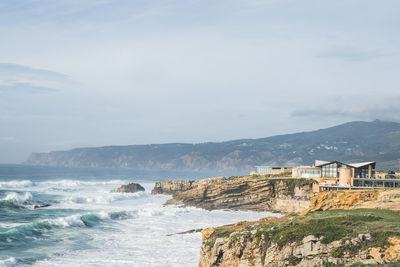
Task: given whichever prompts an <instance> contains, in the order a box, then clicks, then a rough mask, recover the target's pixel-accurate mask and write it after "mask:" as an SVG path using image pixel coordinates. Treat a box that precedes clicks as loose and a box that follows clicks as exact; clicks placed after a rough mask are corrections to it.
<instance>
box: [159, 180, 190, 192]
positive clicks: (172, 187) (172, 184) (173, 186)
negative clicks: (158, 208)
mask: <svg viewBox="0 0 400 267" xmlns="http://www.w3.org/2000/svg"><path fill="white" fill-rule="evenodd" d="M194 184H196V182H195V181H192V180H174V181H162V182H156V184H155V186H154V188H153V190H151V193H152V194H153V195H155V194H163V195H174V194H176V193H177V192H181V191H185V190H189V189H191V188H192V187H193V186H194Z"/></svg>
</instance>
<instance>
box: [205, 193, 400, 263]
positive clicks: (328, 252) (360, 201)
mask: <svg viewBox="0 0 400 267" xmlns="http://www.w3.org/2000/svg"><path fill="white" fill-rule="evenodd" d="M399 210H400V190H399V189H393V190H353V191H329V192H321V193H317V194H315V195H314V196H313V197H312V198H311V201H310V206H309V208H308V209H307V210H305V211H303V212H302V215H300V216H285V217H282V218H273V217H271V218H265V219H261V220H259V221H256V222H239V223H236V224H234V225H226V226H222V227H217V228H207V229H205V230H203V232H202V237H203V244H202V246H201V251H200V262H199V266H200V267H205V266H272V267H273V266H277V267H278V266H279V267H280V266H324V265H325V266H332V265H334V264H350V263H355V262H360V263H362V264H382V263H388V262H395V263H394V264H395V265H390V266H397V265H396V264H399V265H400V261H399V259H400V213H399V212H398V211H399ZM329 264H331V265H329Z"/></svg>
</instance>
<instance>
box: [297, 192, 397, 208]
mask: <svg viewBox="0 0 400 267" xmlns="http://www.w3.org/2000/svg"><path fill="white" fill-rule="evenodd" d="M359 208H367V209H385V210H400V189H392V190H350V191H327V192H320V193H318V194H315V196H314V197H312V198H311V201H310V208H309V209H308V210H306V211H305V212H311V211H323V210H335V209H359Z"/></svg>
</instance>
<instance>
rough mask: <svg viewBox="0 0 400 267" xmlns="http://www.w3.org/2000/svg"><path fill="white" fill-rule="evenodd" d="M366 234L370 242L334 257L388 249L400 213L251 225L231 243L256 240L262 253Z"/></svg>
mask: <svg viewBox="0 0 400 267" xmlns="http://www.w3.org/2000/svg"><path fill="white" fill-rule="evenodd" d="M252 230H256V231H257V232H256V234H254V235H253V234H251V233H250V232H251V231H252ZM233 232H234V231H233V230H231V229H219V230H218V231H216V232H215V233H213V234H212V238H211V239H213V240H214V241H213V242H215V239H216V238H218V237H222V236H223V237H227V236H229V235H231V234H232V233H233ZM367 233H370V234H371V240H369V241H365V242H363V243H362V244H361V245H351V244H347V245H344V246H342V247H339V248H337V249H335V250H333V251H332V252H331V256H332V257H335V258H340V257H342V256H343V254H344V253H345V252H348V253H350V254H355V253H357V252H358V251H360V250H365V249H368V248H370V247H385V246H388V245H389V243H388V241H387V239H388V238H389V237H390V236H400V212H396V211H388V210H371V209H357V210H330V211H316V212H312V213H309V214H307V215H305V216H301V217H294V218H292V219H290V220H288V221H286V222H284V223H281V224H277V223H270V224H260V225H251V226H248V227H246V228H244V229H242V230H240V231H236V232H235V233H233V234H232V235H231V240H230V242H233V243H234V242H237V240H239V237H244V238H245V239H252V240H254V241H256V244H257V245H258V246H259V248H260V249H261V250H262V249H267V248H268V247H269V245H270V244H271V243H276V244H277V245H278V246H280V247H283V246H284V245H286V244H288V243H292V242H301V240H302V239H303V238H304V237H306V236H309V235H314V236H316V237H318V238H321V239H320V241H321V242H322V243H325V244H328V243H331V242H333V241H335V240H340V239H351V238H353V237H356V236H358V234H367ZM293 260H295V259H294V258H293Z"/></svg>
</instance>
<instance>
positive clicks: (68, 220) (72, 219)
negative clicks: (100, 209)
mask: <svg viewBox="0 0 400 267" xmlns="http://www.w3.org/2000/svg"><path fill="white" fill-rule="evenodd" d="M81 217H82V215H71V216H67V217H62V218H56V219H49V220H45V222H48V223H50V224H51V225H54V226H59V227H69V226H85V223H84V222H83V221H82V218H81Z"/></svg>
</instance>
